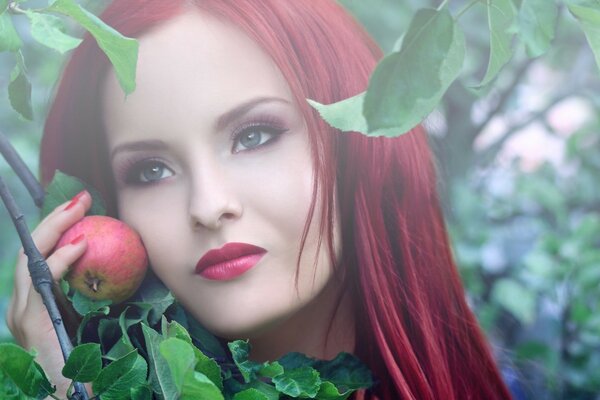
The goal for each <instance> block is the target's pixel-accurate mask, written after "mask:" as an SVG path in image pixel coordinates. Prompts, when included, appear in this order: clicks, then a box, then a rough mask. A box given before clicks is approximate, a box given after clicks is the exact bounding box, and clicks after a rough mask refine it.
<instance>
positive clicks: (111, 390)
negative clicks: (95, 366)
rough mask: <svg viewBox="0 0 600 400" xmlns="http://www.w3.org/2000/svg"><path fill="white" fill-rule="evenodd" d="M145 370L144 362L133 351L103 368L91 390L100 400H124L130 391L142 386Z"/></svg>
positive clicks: (135, 351)
mask: <svg viewBox="0 0 600 400" xmlns="http://www.w3.org/2000/svg"><path fill="white" fill-rule="evenodd" d="M147 370H148V366H147V364H146V361H145V360H144V358H143V357H142V356H140V355H139V354H138V353H137V350H134V351H132V352H130V353H129V354H127V355H126V356H125V357H123V358H120V359H118V360H116V361H114V362H112V363H111V364H110V365H108V366H107V367H106V368H104V369H103V370H102V372H100V375H98V378H96V380H95V381H94V382H93V383H92V388H93V390H94V393H95V394H96V395H100V396H101V398H102V400H122V399H126V398H128V396H129V395H130V393H131V389H135V388H137V387H141V386H144V384H145V383H146V373H147Z"/></svg>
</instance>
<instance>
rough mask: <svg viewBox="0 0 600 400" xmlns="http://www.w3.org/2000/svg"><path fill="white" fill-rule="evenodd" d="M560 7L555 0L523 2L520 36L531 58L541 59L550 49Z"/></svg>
mask: <svg viewBox="0 0 600 400" xmlns="http://www.w3.org/2000/svg"><path fill="white" fill-rule="evenodd" d="M557 18H558V6H557V5H556V3H555V2H554V1H553V0H523V2H522V3H521V9H520V10H519V17H518V21H519V25H518V26H519V36H520V37H521V40H522V41H523V43H524V44H525V47H526V48H527V54H528V55H529V57H539V56H541V55H542V54H544V53H545V52H546V51H548V49H549V48H550V44H551V42H552V39H554V33H555V29H556V20H557Z"/></svg>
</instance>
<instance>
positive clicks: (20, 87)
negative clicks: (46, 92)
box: [8, 53, 33, 121]
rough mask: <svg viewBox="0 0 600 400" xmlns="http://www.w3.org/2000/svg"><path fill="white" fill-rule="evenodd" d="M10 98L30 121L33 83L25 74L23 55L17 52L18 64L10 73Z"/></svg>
mask: <svg viewBox="0 0 600 400" xmlns="http://www.w3.org/2000/svg"><path fill="white" fill-rule="evenodd" d="M8 99H9V100H10V105H11V106H12V108H13V109H14V110H15V111H16V112H18V113H19V114H21V116H22V117H23V118H25V119H27V120H29V121H32V120H33V109H32V108H31V83H30V82H29V78H27V75H26V74H25V64H24V61H23V56H22V55H21V54H20V53H17V64H16V65H15V67H14V69H13V70H12V72H11V74H10V83H9V84H8Z"/></svg>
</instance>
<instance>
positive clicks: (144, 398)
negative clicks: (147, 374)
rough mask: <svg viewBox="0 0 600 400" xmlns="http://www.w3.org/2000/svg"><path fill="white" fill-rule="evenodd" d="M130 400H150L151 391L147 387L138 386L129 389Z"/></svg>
mask: <svg viewBox="0 0 600 400" xmlns="http://www.w3.org/2000/svg"><path fill="white" fill-rule="evenodd" d="M130 395H131V400H152V390H150V388H149V387H148V386H139V387H136V388H132V389H131V393H130Z"/></svg>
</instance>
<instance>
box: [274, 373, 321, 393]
mask: <svg viewBox="0 0 600 400" xmlns="http://www.w3.org/2000/svg"><path fill="white" fill-rule="evenodd" d="M273 383H274V384H275V388H276V389H277V390H279V391H280V392H281V393H283V394H286V395H288V396H292V397H310V398H314V397H315V396H316V395H317V393H318V392H319V387H320V386H321V378H320V377H319V373H318V372H317V370H316V369H314V368H313V367H309V366H305V367H300V368H295V369H292V370H285V372H284V373H283V374H281V375H278V376H276V377H274V378H273Z"/></svg>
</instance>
